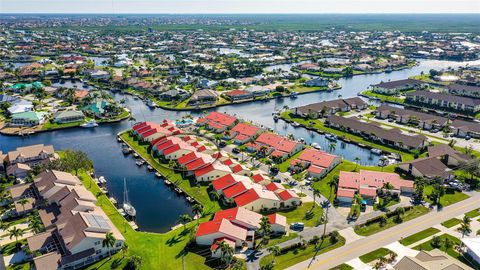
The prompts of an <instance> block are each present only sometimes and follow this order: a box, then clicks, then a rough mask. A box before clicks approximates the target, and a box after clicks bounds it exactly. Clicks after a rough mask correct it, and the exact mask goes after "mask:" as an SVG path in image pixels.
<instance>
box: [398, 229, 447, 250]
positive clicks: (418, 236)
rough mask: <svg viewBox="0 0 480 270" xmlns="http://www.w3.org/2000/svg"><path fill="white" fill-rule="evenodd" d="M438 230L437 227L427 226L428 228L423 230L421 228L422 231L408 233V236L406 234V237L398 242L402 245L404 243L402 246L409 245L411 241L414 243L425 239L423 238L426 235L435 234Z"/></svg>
mask: <svg viewBox="0 0 480 270" xmlns="http://www.w3.org/2000/svg"><path fill="white" fill-rule="evenodd" d="M438 232H440V230H439V229H435V228H428V229H425V230H423V231H421V232H418V233H416V234H412V235H410V236H408V237H405V238H403V239H402V240H400V241H399V242H400V244H402V245H404V246H409V245H411V244H413V243H416V242H418V241H420V240H422V239H425V238H427V237H429V236H432V235H434V234H436V233H438Z"/></svg>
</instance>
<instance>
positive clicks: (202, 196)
mask: <svg viewBox="0 0 480 270" xmlns="http://www.w3.org/2000/svg"><path fill="white" fill-rule="evenodd" d="M121 138H122V139H123V140H124V141H125V142H127V144H128V145H130V147H132V148H133V149H134V150H135V151H137V152H138V154H139V155H140V156H141V157H142V158H143V159H145V160H147V161H148V162H149V163H150V164H152V166H153V167H155V169H156V170H158V171H159V172H160V173H161V174H162V175H164V176H165V177H166V178H168V180H170V181H171V182H174V183H176V184H177V185H178V186H179V187H180V188H181V189H182V190H183V191H185V192H186V193H187V194H188V195H189V196H191V197H193V198H195V199H196V200H197V201H199V202H200V203H201V204H202V205H203V206H204V209H205V211H207V212H210V213H214V212H216V211H218V210H219V209H220V205H219V204H218V202H215V201H212V200H211V199H210V196H209V195H208V191H207V188H208V186H206V185H195V184H193V183H192V182H191V181H189V180H186V179H184V178H183V177H182V175H181V174H180V173H177V172H175V171H173V170H171V169H169V168H168V167H166V166H164V165H162V164H160V162H159V161H158V159H155V158H153V157H152V156H151V155H150V154H149V153H148V146H149V145H148V144H140V143H139V142H138V141H136V140H134V138H132V137H131V136H130V135H129V134H128V132H126V133H123V134H122V135H121Z"/></svg>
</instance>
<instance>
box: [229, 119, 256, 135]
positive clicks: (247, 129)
mask: <svg viewBox="0 0 480 270" xmlns="http://www.w3.org/2000/svg"><path fill="white" fill-rule="evenodd" d="M259 130H260V129H259V128H258V127H256V126H254V125H251V124H248V123H245V122H241V123H238V124H237V125H236V126H234V127H233V128H232V130H231V132H236V133H238V134H242V135H245V136H248V137H251V136H254V135H255V134H257V132H258V131H259Z"/></svg>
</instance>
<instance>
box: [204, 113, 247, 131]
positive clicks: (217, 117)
mask: <svg viewBox="0 0 480 270" xmlns="http://www.w3.org/2000/svg"><path fill="white" fill-rule="evenodd" d="M237 122H238V120H237V118H236V117H234V116H231V115H228V114H225V113H219V112H211V113H209V114H208V115H207V116H205V117H201V118H199V119H198V120H197V125H199V126H206V127H207V128H208V129H210V130H212V131H214V132H216V133H222V132H224V131H225V130H226V129H228V128H231V127H233V126H234V125H235V124H236V123H237Z"/></svg>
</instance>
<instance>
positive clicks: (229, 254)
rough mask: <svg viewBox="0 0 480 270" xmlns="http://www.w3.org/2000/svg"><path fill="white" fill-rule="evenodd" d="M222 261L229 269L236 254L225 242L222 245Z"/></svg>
mask: <svg viewBox="0 0 480 270" xmlns="http://www.w3.org/2000/svg"><path fill="white" fill-rule="evenodd" d="M220 251H221V252H222V254H221V260H222V261H223V262H224V263H225V264H226V265H227V267H228V266H229V265H230V263H232V260H233V253H234V252H235V251H234V250H233V248H232V247H231V246H230V245H229V244H227V243H226V242H225V241H222V242H221V243H220Z"/></svg>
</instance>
